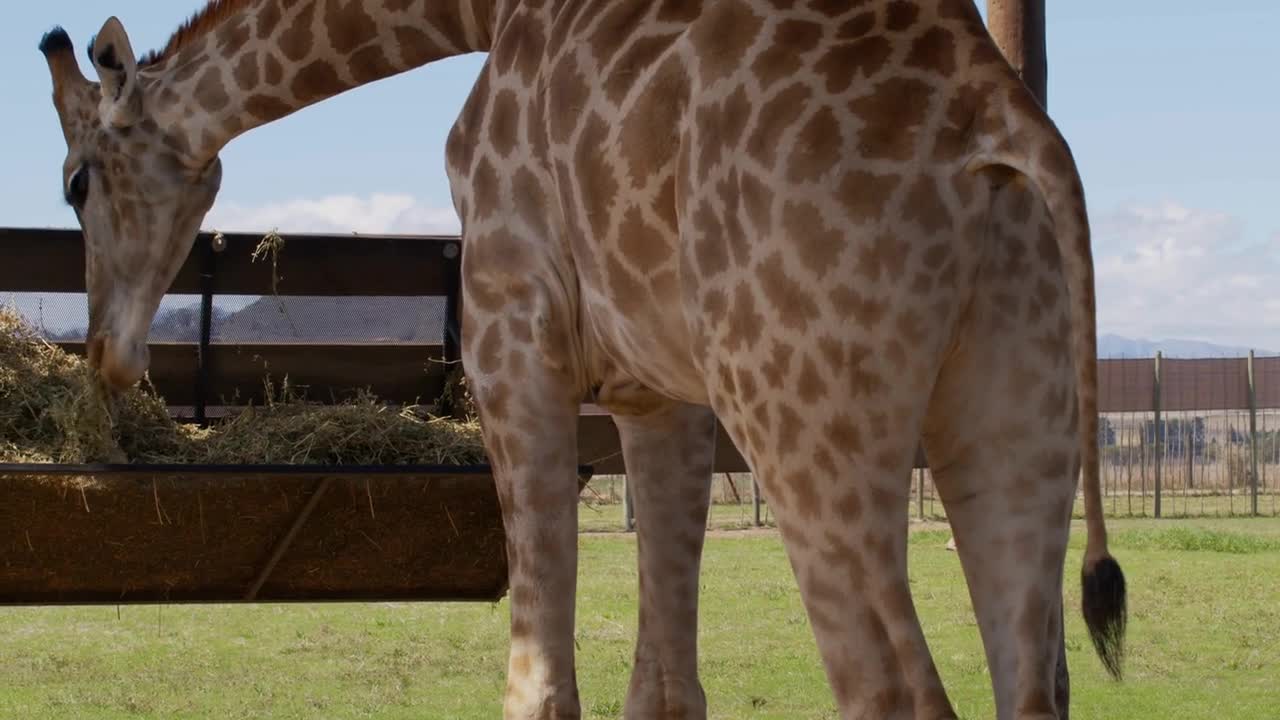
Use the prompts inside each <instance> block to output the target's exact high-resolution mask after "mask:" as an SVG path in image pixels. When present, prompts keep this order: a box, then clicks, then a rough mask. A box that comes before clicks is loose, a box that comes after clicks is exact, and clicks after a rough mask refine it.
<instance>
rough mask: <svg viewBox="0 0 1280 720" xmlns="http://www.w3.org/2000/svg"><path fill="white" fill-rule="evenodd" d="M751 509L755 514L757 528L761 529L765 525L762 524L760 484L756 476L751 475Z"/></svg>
mask: <svg viewBox="0 0 1280 720" xmlns="http://www.w3.org/2000/svg"><path fill="white" fill-rule="evenodd" d="M751 508H752V510H753V512H754V513H755V523H756V527H760V526H761V525H763V524H764V523H762V522H760V483H759V482H757V481H756V476H755V475H754V474H752V475H751Z"/></svg>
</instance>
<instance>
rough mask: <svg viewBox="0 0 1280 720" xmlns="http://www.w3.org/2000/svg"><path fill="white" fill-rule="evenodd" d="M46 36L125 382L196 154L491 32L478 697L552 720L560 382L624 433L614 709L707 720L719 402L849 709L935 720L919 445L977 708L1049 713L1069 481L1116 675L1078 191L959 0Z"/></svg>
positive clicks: (483, 207) (564, 562)
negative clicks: (626, 507) (704, 601)
mask: <svg viewBox="0 0 1280 720" xmlns="http://www.w3.org/2000/svg"><path fill="white" fill-rule="evenodd" d="M41 50H42V52H43V53H44V55H45V56H46V58H47V61H48V64H49V68H50V72H51V75H52V81H53V102H54V105H55V109H56V112H57V115H58V117H59V120H60V122H61V125H62V129H63V132H64V136H65V139H66V143H67V154H66V158H65V161H64V164H63V182H64V192H65V195H66V199H67V201H68V203H69V204H70V205H71V207H72V208H73V209H74V210H75V213H76V216H77V218H78V221H79V223H80V225H81V227H82V229H83V231H84V235H85V241H86V245H85V249H86V283H87V287H88V294H89V307H90V329H89V337H90V341H89V343H88V356H89V359H90V361H91V363H92V364H93V366H94V367H96V368H97V369H98V370H99V373H100V376H101V377H102V379H103V381H104V382H105V383H106V384H108V385H109V386H112V387H116V388H119V387H125V386H128V385H130V384H131V383H133V382H135V381H137V380H138V379H139V378H140V377H141V375H142V374H143V373H144V371H145V369H146V366H147V362H148V358H147V355H146V331H147V327H148V326H149V321H150V319H151V317H152V316H153V314H154V312H155V308H156V306H157V303H158V302H159V299H160V296H161V295H162V294H163V292H164V290H165V288H167V287H168V286H169V284H170V283H171V281H172V279H173V277H174V275H175V273H176V271H177V269H178V267H179V266H180V264H181V263H182V261H183V258H184V257H185V256H186V255H187V253H188V252H189V250H190V248H191V245H192V242H193V238H194V236H195V233H196V230H197V229H198V227H199V224H200V222H202V219H203V217H204V214H205V213H206V212H207V210H208V208H209V207H210V206H211V205H212V203H213V201H214V198H215V197H216V194H217V192H218V189H219V186H220V183H221V164H220V161H219V159H218V153H219V152H220V150H221V148H222V147H224V146H225V145H226V144H227V143H229V142H230V141H232V140H233V139H234V138H235V137H238V136H239V135H241V134H243V133H245V132H249V131H251V130H252V129H254V128H256V127H259V126H261V125H264V124H266V123H270V122H275V121H277V120H280V119H281V118H284V117H286V116H288V115H290V114H292V113H294V112H297V111H299V110H301V109H303V108H305V107H308V106H309V105H312V104H314V103H317V102H320V101H323V100H324V99H326V98H330V97H333V96H336V95H339V94H341V93H343V92H346V91H347V90H350V89H351V88H354V87H357V86H360V85H362V84H365V83H370V82H375V81H377V80H379V79H382V78H386V77H389V76H392V75H395V74H398V73H401V72H405V71H408V70H410V69H412V68H415V67H419V66H422V65H425V64H427V63H430V62H433V61H435V60H438V59H441V58H444V57H450V56H456V55H459V54H464V53H470V52H484V53H487V58H486V59H485V62H484V65H483V68H482V69H481V71H480V74H479V76H478V78H477V81H476V84H475V86H474V87H473V89H472V92H471V94H470V95H469V97H468V98H467V100H466V102H465V104H464V106H463V108H462V110H461V112H460V114H459V116H458V118H457V121H456V123H455V125H454V127H453V130H452V131H451V133H450V135H449V138H448V140H447V144H446V170H447V172H448V176H449V179H450V184H451V189H452V193H453V201H454V205H455V208H456V210H457V212H458V215H459V217H460V219H461V221H462V238H463V240H462V245H463V256H462V353H463V361H464V365H465V368H466V373H467V376H468V382H469V384H470V387H471V389H472V393H473V396H474V399H475V403H476V406H477V409H478V412H479V415H480V420H481V424H482V428H483V432H484V437H485V443H486V447H487V448H488V450H489V455H490V458H491V462H492V465H493V470H494V477H495V481H496V483H497V489H498V495H499V501H500V504H501V507H502V511H503V522H504V527H505V529H506V535H507V555H508V565H509V574H510V644H509V652H508V659H507V671H506V676H507V683H506V688H505V691H504V693H503V698H502V707H503V710H502V712H503V717H504V718H507V719H508V720H515V719H520V720H525V719H552V718H554V719H565V718H578V717H580V715H581V709H580V705H581V703H580V699H579V694H578V686H577V679H576V674H575V659H574V658H575V651H574V637H573V630H574V623H575V613H576V606H575V594H576V571H577V532H576V530H577V487H576V474H575V469H576V461H577V457H576V441H577V437H576V434H575V429H576V427H577V422H576V420H577V414H578V408H579V404H580V402H581V401H582V400H583V398H584V397H586V396H588V395H589V394H594V395H595V398H596V401H597V402H598V403H599V404H601V405H602V406H604V407H605V408H606V409H608V410H609V412H611V413H612V414H613V416H614V418H615V420H616V423H617V426H618V431H619V435H620V438H621V441H622V446H623V453H624V462H625V464H626V467H627V471H628V474H629V475H630V476H631V478H632V480H633V483H634V487H635V493H636V496H635V505H636V513H637V517H638V518H639V519H640V525H639V534H638V559H637V562H638V566H639V589H638V593H639V594H638V605H639V617H638V620H639V622H638V631H637V636H636V639H635V649H634V662H633V667H632V674H631V680H630V685H629V687H628V691H627V697H626V701H625V707H624V715H625V717H627V718H629V719H635V718H705V717H706V713H707V701H706V695H705V693H704V691H703V687H702V683H701V680H700V678H699V672H698V667H697V633H698V601H699V598H698V578H699V573H700V567H701V556H702V548H703V539H704V521H705V517H706V512H707V507H708V501H709V486H710V476H711V470H712V455H713V451H714V442H715V424H716V419H717V418H719V420H720V421H721V422H722V423H723V424H724V427H725V428H726V430H727V431H728V433H729V436H730V438H731V439H732V441H733V442H734V444H735V445H736V446H737V447H738V448H739V449H740V450H741V451H742V452H743V455H744V456H745V458H746V459H747V461H748V463H749V465H750V466H751V468H752V471H753V473H754V474H755V475H756V476H757V477H758V478H759V480H760V482H761V485H762V491H763V493H764V496H765V499H766V500H767V501H768V502H769V503H770V505H771V506H772V507H773V509H774V510H775V513H776V517H777V522H778V525H779V529H780V536H781V539H782V542H783V544H784V546H785V549H786V554H787V557H788V560H789V562H790V565H791V568H792V571H793V575H794V577H795V580H796V583H797V587H798V590H799V593H800V596H801V599H802V602H803V605H804V607H805V610H806V614H807V617H808V619H809V623H810V627H811V629H812V631H813V635H814V638H815V640H816V643H817V651H818V656H819V658H820V661H821V666H822V668H823V669H824V672H825V675H826V678H827V680H828V683H829V687H830V689H831V692H832V695H833V699H834V702H835V705H836V707H837V708H838V712H839V715H840V717H842V718H845V719H847V720H848V719H852V718H863V717H877V718H892V719H897V718H920V719H923V718H930V719H932V718H954V717H955V713H954V710H953V708H952V705H951V703H950V700H949V699H948V697H947V694H946V691H945V689H944V688H943V685H942V682H941V680H940V678H939V675H938V672H937V669H936V666H935V664H934V661H933V659H932V657H931V656H930V653H929V650H928V647H927V644H926V640H925V637H924V634H923V630H922V628H921V626H920V623H919V619H918V617H917V615H916V611H915V608H914V606H913V604H912V600H911V595H910V589H909V586H908V582H907V567H906V540H907V501H906V499H907V494H908V492H909V487H910V469H911V464H912V459H913V456H914V449H915V444H916V441H917V438H922V439H923V443H924V446H925V449H926V452H927V455H928V457H929V459H930V464H931V466H932V467H933V471H934V474H935V479H936V484H937V488H938V492H939V494H940V496H941V498H942V500H943V503H944V506H945V508H946V510H947V515H948V517H949V519H950V523H951V526H952V530H953V532H954V534H955V537H956V538H957V539H958V554H959V556H960V561H961V564H962V567H963V571H964V575H965V579H966V584H967V586H968V591H969V595H970V598H971V601H972V603H973V606H974V610H975V613H976V616H977V619H978V628H979V632H980V636H981V640H982V642H983V646H984V649H985V652H986V657H987V661H988V665H989V668H990V676H991V684H992V691H993V694H994V699H995V706H996V713H997V717H999V718H1001V720H1004V719H1006V718H1037V719H1040V718H1055V717H1060V716H1062V715H1064V714H1065V712H1066V708H1065V707H1063V708H1059V707H1056V704H1057V703H1058V702H1059V701H1058V700H1055V697H1057V691H1058V689H1057V688H1055V687H1054V683H1055V677H1056V673H1057V671H1058V670H1059V668H1058V663H1057V659H1058V652H1057V651H1058V649H1059V648H1060V647H1061V646H1062V642H1063V632H1064V630H1063V628H1062V627H1061V621H1060V618H1061V613H1060V609H1061V603H1062V590H1063V588H1062V573H1063V568H1064V563H1065V553H1066V544H1067V537H1068V529H1069V522H1070V515H1071V509H1072V505H1073V501H1074V499H1075V496H1076V492H1077V483H1078V482H1080V477H1081V475H1082V477H1083V482H1082V483H1081V484H1082V486H1083V495H1084V502H1085V515H1086V527H1087V530H1088V539H1087V545H1086V548H1085V552H1084V557H1083V565H1082V569H1081V583H1082V586H1081V592H1082V613H1083V615H1084V619H1085V621H1086V624H1087V626H1088V629H1089V632H1090V637H1091V640H1092V641H1093V644H1094V647H1095V650H1096V651H1097V653H1098V655H1099V657H1100V659H1101V660H1102V662H1103V663H1104V665H1105V667H1106V668H1107V669H1108V670H1109V671H1110V672H1111V673H1112V674H1113V675H1115V676H1116V677H1119V673H1120V667H1121V666H1120V661H1121V658H1122V651H1123V644H1122V641H1123V634H1124V629H1125V616H1126V608H1125V605H1126V600H1125V581H1124V575H1123V572H1122V571H1121V569H1120V566H1119V564H1118V563H1117V562H1116V560H1115V558H1114V557H1113V556H1112V554H1111V553H1110V551H1109V549H1108V546H1107V538H1106V528H1105V523H1104V521H1103V517H1102V512H1101V502H1100V490H1099V478H1098V460H1097V449H1096V445H1095V428H1096V423H1097V417H1096V382H1097V381H1096V360H1095V356H1096V352H1095V345H1096V339H1095V320H1094V291H1093V274H1092V259H1091V251H1090V246H1089V242H1090V240H1089V227H1088V219H1087V216H1086V210H1085V199H1084V191H1083V188H1082V185H1081V181H1080V178H1079V175H1078V172H1077V170H1076V167H1075V163H1074V159H1073V156H1072V154H1071V151H1070V148H1069V146H1068V145H1067V143H1066V141H1065V139H1064V138H1063V137H1062V135H1061V134H1060V132H1059V131H1058V130H1057V128H1056V127H1055V126H1054V125H1053V124H1052V122H1051V121H1050V120H1049V118H1048V117H1047V116H1046V115H1045V114H1044V112H1043V110H1042V109H1041V108H1040V107H1039V106H1038V105H1037V103H1036V102H1035V101H1034V100H1033V98H1032V97H1031V96H1030V95H1029V94H1028V91H1027V89H1026V87H1025V86H1024V85H1023V84H1022V82H1021V81H1020V80H1019V79H1018V77H1017V75H1016V73H1014V72H1013V70H1012V68H1010V67H1009V65H1008V63H1007V61H1005V59H1004V58H1003V56H1002V55H1001V53H1000V52H999V51H998V49H997V48H996V47H995V45H994V44H993V42H992V41H991V38H990V35H989V34H988V33H987V30H986V28H985V26H984V25H983V23H982V20H981V17H980V16H979V14H978V12H977V9H976V8H975V7H974V6H973V3H972V0H854V1H853V2H847V1H846V2H834V1H832V0H717V1H716V2H696V1H691V2H675V1H674V0H561V1H559V2H549V1H547V0H364V1H355V0H212V1H211V2H210V3H209V4H208V6H207V7H206V8H205V9H204V10H203V11H201V12H200V13H198V14H197V15H195V16H194V17H193V18H192V19H191V20H190V21H188V22H187V23H186V24H184V25H183V26H181V27H180V28H179V30H178V31H177V32H176V33H175V34H174V35H173V37H172V38H171V39H170V40H169V42H168V43H167V44H166V46H165V47H163V48H162V49H160V50H158V51H155V52H152V53H149V54H147V55H146V56H143V57H142V58H140V59H135V58H136V56H135V54H134V52H133V49H132V47H131V45H130V41H129V38H128V35H127V33H126V32H125V29H124V27H123V25H122V23H121V22H120V21H119V20H118V19H116V18H114V17H112V18H110V19H108V20H107V21H106V23H105V24H104V25H103V27H102V29H101V31H100V32H99V33H98V34H97V36H96V39H95V40H94V41H93V42H92V43H91V44H90V48H89V56H90V59H91V62H92V64H93V68H94V70H95V71H96V74H97V81H96V82H93V81H90V80H88V79H86V78H85V77H84V75H82V74H81V72H80V70H79V67H78V65H77V63H76V60H75V52H74V49H73V47H72V42H71V40H70V38H69V37H68V36H67V34H66V33H65V32H64V31H62V30H61V29H55V30H53V31H51V32H50V33H48V34H47V35H46V36H45V37H44V38H43V40H42V42H41ZM656 518H663V520H662V521H657V520H656Z"/></svg>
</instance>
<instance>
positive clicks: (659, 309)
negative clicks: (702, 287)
mask: <svg viewBox="0 0 1280 720" xmlns="http://www.w3.org/2000/svg"><path fill="white" fill-rule="evenodd" d="M648 295H649V302H647V303H645V305H644V306H643V307H638V308H632V309H631V310H630V311H629V312H625V313H620V312H619V298H618V297H617V296H616V295H614V294H613V293H608V292H607V291H604V290H603V289H601V288H592V287H590V286H588V285H587V284H586V283H584V285H583V292H582V312H583V317H584V323H583V324H584V334H586V335H588V336H589V338H588V340H587V342H586V343H585V345H586V347H587V348H588V353H589V355H590V356H591V357H592V358H593V360H594V361H593V362H592V363H591V364H592V365H593V366H594V373H593V374H594V375H595V376H596V377H595V380H596V381H598V382H603V383H606V384H618V383H620V382H623V381H624V380H630V381H632V382H634V383H639V384H640V385H642V386H644V387H645V388H646V389H648V390H650V391H652V392H655V393H657V394H659V395H662V396H664V397H668V398H671V399H673V400H680V401H683V402H688V403H694V404H698V405H705V404H707V402H708V397H707V390H706V382H705V381H704V379H703V377H702V374H701V372H700V371H699V369H698V368H697V366H696V365H695V364H694V362H693V356H692V354H691V352H690V345H689V332H688V329H687V326H686V324H685V322H684V316H683V313H682V309H681V307H680V305H679V290H678V289H676V288H671V289H669V290H668V291H667V292H666V293H665V297H662V296H659V295H658V294H657V293H651V294H648ZM622 305H627V303H626V302H623V303H622Z"/></svg>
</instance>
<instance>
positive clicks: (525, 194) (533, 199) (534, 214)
mask: <svg viewBox="0 0 1280 720" xmlns="http://www.w3.org/2000/svg"><path fill="white" fill-rule="evenodd" d="M545 185H546V183H544V182H543V181H542V180H541V179H539V177H538V176H537V175H536V174H534V172H533V171H532V170H530V169H529V168H528V166H523V165H522V166H521V167H520V169H518V170H516V171H515V173H514V174H513V175H512V178H511V194H512V195H513V197H514V199H515V205H516V213H517V214H518V215H519V216H520V219H521V220H524V221H525V223H527V224H528V225H529V227H530V228H531V229H532V230H533V233H534V235H536V236H537V239H539V240H549V239H550V238H551V228H550V227H549V226H548V225H547V198H546V192H545V191H544V190H543V188H544V187H545Z"/></svg>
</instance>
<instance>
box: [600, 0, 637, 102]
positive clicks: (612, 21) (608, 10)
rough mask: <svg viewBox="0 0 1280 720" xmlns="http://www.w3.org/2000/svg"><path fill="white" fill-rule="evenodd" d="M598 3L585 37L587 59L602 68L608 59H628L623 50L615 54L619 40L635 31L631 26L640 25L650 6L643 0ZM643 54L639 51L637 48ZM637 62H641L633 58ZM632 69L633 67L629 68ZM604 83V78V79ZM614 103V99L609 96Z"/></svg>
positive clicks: (621, 40)
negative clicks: (588, 34) (597, 10)
mask: <svg viewBox="0 0 1280 720" xmlns="http://www.w3.org/2000/svg"><path fill="white" fill-rule="evenodd" d="M599 5H600V10H601V12H600V16H599V18H600V19H599V20H598V21H597V22H596V23H595V27H594V28H593V30H592V32H591V35H590V36H588V37H587V38H586V41H587V44H588V45H589V46H590V48H591V59H592V60H594V61H595V64H596V67H598V68H601V69H603V68H604V67H605V65H607V64H608V63H609V62H610V61H611V60H616V61H618V62H630V61H629V60H627V59H626V53H625V52H624V53H623V54H622V55H621V56H619V55H618V50H619V47H618V45H619V42H625V41H626V40H627V38H629V37H631V36H632V35H634V34H635V29H636V28H639V27H644V26H645V25H646V24H647V23H646V22H645V18H646V16H647V15H648V14H649V11H650V10H651V9H652V4H651V3H643V2H603V3H599ZM641 52H642V53H643V50H642V51H641ZM636 61H637V62H642V60H641V59H640V58H636ZM632 70H634V68H632ZM605 82H606V83H608V82H609V81H608V79H606V80H605ZM610 99H611V100H613V102H614V103H615V104H616V103H617V99H615V98H613V97H612V96H611V97H610Z"/></svg>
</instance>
